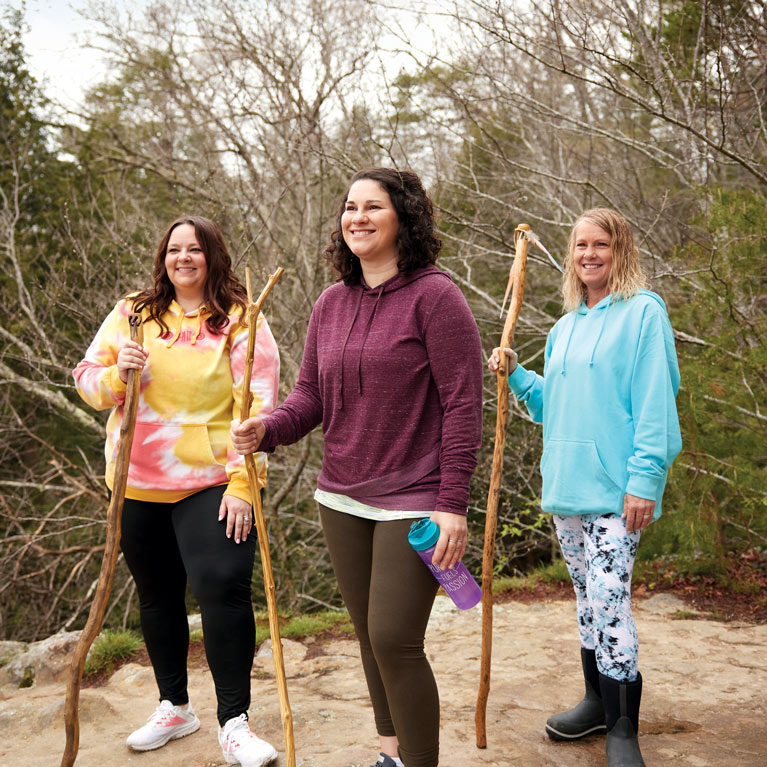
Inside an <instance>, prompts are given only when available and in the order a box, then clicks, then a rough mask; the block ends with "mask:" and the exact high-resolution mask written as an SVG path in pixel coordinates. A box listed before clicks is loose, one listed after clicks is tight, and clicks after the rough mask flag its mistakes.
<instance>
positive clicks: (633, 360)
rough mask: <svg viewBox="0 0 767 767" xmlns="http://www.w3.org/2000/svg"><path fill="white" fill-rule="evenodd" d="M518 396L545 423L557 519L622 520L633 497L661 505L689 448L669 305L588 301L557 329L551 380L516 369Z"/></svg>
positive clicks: (549, 491) (549, 507) (549, 346)
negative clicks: (677, 461) (672, 470)
mask: <svg viewBox="0 0 767 767" xmlns="http://www.w3.org/2000/svg"><path fill="white" fill-rule="evenodd" d="M509 385H510V386H511V390H512V391H513V392H514V394H515V395H516V396H517V399H519V400H520V401H521V402H524V403H525V404H526V406H527V409H528V411H529V413H530V415H531V416H532V418H533V420H535V421H537V422H539V423H540V422H541V421H542V422H543V457H542V458H541V475H542V476H543V492H542V498H541V506H542V508H543V510H544V511H547V512H550V513H552V514H618V515H620V514H622V513H623V496H624V495H625V494H626V493H628V494H630V495H634V496H637V497H639V498H646V499H649V500H654V501H655V513H654V516H653V519H657V518H658V517H659V516H660V514H661V498H662V497H663V489H664V487H665V485H666V477H667V475H668V470H669V467H670V466H671V463H672V462H673V460H674V458H676V456H677V455H678V454H679V451H680V450H681V448H682V437H681V434H680V432H679V419H678V416H677V412H676V402H675V399H676V394H677V392H678V391H679V366H678V364H677V359H676V349H675V348H674V335H673V332H672V330H671V323H670V322H669V319H668V314H667V313H666V307H665V304H664V303H663V300H662V299H661V298H660V296H658V295H657V294H655V293H652V292H651V291H649V290H640V291H639V294H638V295H636V296H634V297H633V298H630V299H629V300H627V301H625V300H617V301H616V300H613V297H612V296H607V297H606V298H604V299H603V300H602V301H600V302H599V303H598V304H596V305H595V306H593V307H592V308H591V309H588V308H587V307H586V304H585V303H582V304H581V305H580V307H579V308H578V309H576V310H575V311H572V312H570V313H569V314H566V315H565V316H564V317H562V318H561V319H560V320H559V321H558V322H557V323H556V325H554V327H553V328H552V329H551V331H550V333H549V336H548V339H547V341H546V356H545V363H544V370H543V376H540V375H538V374H537V373H535V372H533V371H530V370H525V369H524V368H523V367H522V366H521V365H517V367H516V369H515V370H514V372H513V373H512V374H511V376H509Z"/></svg>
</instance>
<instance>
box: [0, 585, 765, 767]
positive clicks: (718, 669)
mask: <svg viewBox="0 0 767 767" xmlns="http://www.w3.org/2000/svg"><path fill="white" fill-rule="evenodd" d="M574 610H575V606H574V601H573V600H571V599H566V600H563V599H558V600H551V601H539V602H533V603H529V604H522V603H520V602H508V603H505V604H500V605H496V607H495V611H494V624H495V627H494V637H493V667H492V683H491V692H490V699H489V705H488V717H487V737H488V747H487V749H484V750H478V749H477V748H476V746H475V739H474V704H475V700H476V693H477V680H478V675H479V653H480V630H481V623H480V622H481V612H480V610H479V608H475V609H474V610H470V611H468V612H465V613H462V612H460V611H458V610H455V609H454V608H453V607H452V605H451V603H450V602H449V600H448V599H447V598H439V599H438V600H437V606H436V608H435V611H434V614H433V616H432V620H431V623H430V626H429V632H428V636H427V648H428V653H429V657H430V658H431V660H432V662H433V666H434V670H435V674H436V676H437V682H438V684H439V688H440V692H441V696H442V716H443V724H442V754H443V756H442V759H441V765H443V767H466V766H467V765H472V766H473V765H477V766H478V767H480V766H482V765H492V766H494V767H495V766H497V767H501V766H503V767H507V766H510V765H519V767H544V766H546V767H550V766H552V765H557V766H560V767H587V766H588V767H597V766H598V767H601V766H602V765H604V764H605V759H604V740H603V739H602V738H592V739H589V740H587V741H585V742H581V743H572V744H559V743H554V742H552V741H550V740H548V738H546V737H545V735H544V732H543V723H544V721H545V719H546V717H547V715H548V714H549V713H550V712H554V711H557V710H563V709H564V708H567V707H568V706H569V705H570V704H572V703H574V702H575V701H577V700H578V699H580V696H581V694H582V682H581V681H580V659H579V652H578V640H577V635H576V631H575V625H574ZM680 611H684V612H680ZM635 614H636V619H637V624H638V628H639V633H640V651H641V657H640V669H641V671H642V674H643V676H644V680H645V697H644V701H643V717H642V721H643V724H642V741H641V742H642V749H643V752H644V755H645V760H646V762H647V765H648V767H660V766H661V765H671V764H673V765H675V766H677V767H763V766H764V765H766V764H767V696H765V690H766V689H767V625H753V624H749V623H745V622H738V621H732V622H719V621H712V620H708V619H699V617H700V616H694V615H693V614H691V613H690V612H689V608H688V607H686V606H685V605H684V603H682V602H681V601H680V600H678V599H677V598H676V597H673V596H670V595H666V594H659V595H657V596H654V597H652V598H649V599H644V600H643V599H638V600H637V601H636V609H635ZM680 615H682V616H686V617H685V618H683V619H679V617H678V616H680ZM69 642H70V644H71V639H70V640H69ZM66 646H67V639H66V637H64V638H62V639H61V640H60V647H59V649H58V650H54V651H48V655H49V662H47V663H46V664H42V663H41V662H39V661H38V660H36V659H35V658H34V657H33V655H34V652H33V650H34V648H33V649H32V650H28V651H27V652H26V653H24V654H23V655H19V656H17V657H16V658H15V659H14V660H12V661H11V662H10V663H7V664H6V665H5V666H4V668H2V669H0V685H2V686H0V765H2V766H3V767H22V766H24V767H27V766H28V765H40V766H41V767H43V766H45V765H52V766H55V765H58V764H59V763H60V760H61V753H62V750H63V746H64V728H63V706H64V691H65V682H64V681H63V676H62V671H63V669H64V667H65V664H66V658H67V652H68V650H67V647H66ZM12 650H13V648H6V651H7V652H12ZM30 652H31V653H33V654H32V655H30V654H29V653H30ZM285 655H286V665H287V669H288V677H289V678H288V687H289V692H290V697H291V704H292V710H293V718H294V729H295V739H296V755H297V765H298V767H360V766H363V767H364V766H366V765H369V764H371V763H372V762H374V761H375V757H376V748H375V746H376V737H375V731H374V727H373V718H372V712H371V708H370V704H369V702H368V700H367V695H366V692H365V687H364V682H363V677H362V671H361V667H360V662H359V657H358V654H357V649H356V644H355V643H354V641H352V640H332V641H330V642H329V643H327V644H323V645H322V646H320V645H319V644H318V643H317V642H316V641H314V642H312V641H311V640H305V642H303V643H297V642H287V641H286V642H285ZM51 658H52V662H51ZM30 668H32V669H35V671H36V673H35V678H36V681H35V684H34V686H32V687H29V688H24V689H20V688H19V687H18V683H19V679H20V677H21V676H23V674H24V672H25V669H26V670H27V676H29V673H30V672H29V669H30ZM190 682H191V685H190V692H191V698H192V701H193V703H194V705H195V708H196V710H197V712H198V714H199V716H200V719H201V720H202V727H201V729H200V731H199V732H197V733H195V734H194V735H191V736H189V737H187V738H184V739H181V740H178V741H173V742H171V743H169V744H168V745H167V746H166V747H165V748H162V749H160V750H158V751H154V752H148V753H144V754H137V753H133V752H131V751H129V750H128V748H127V747H126V746H125V745H124V740H125V737H126V736H127V735H128V733H129V732H130V730H131V729H133V728H134V727H137V726H139V725H140V724H142V723H143V721H144V719H145V718H146V716H147V715H148V714H149V713H150V711H151V709H152V708H153V707H154V705H156V703H155V694H156V693H155V688H154V682H153V678H152V672H151V670H150V669H149V668H147V667H144V666H140V665H138V664H135V663H133V664H128V665H126V666H124V667H123V668H122V669H120V670H119V671H118V672H117V673H116V674H115V675H114V676H113V677H112V678H111V680H109V682H108V683H107V684H105V685H103V686H100V687H92V688H88V689H84V690H83V691H82V696H81V714H80V720H81V738H80V753H79V756H78V759H77V765H78V767H103V766H104V765H109V766H110V767H112V766H115V767H120V766H121V765H131V767H219V766H220V765H223V764H224V761H223V758H222V756H221V752H220V750H219V749H218V745H217V742H216V734H215V733H216V720H215V701H214V697H213V685H212V681H211V679H210V673H209V672H208V671H207V669H206V668H204V667H203V668H199V669H194V670H192V672H191V674H190ZM252 689H253V705H252V707H251V710H250V720H251V723H252V724H253V725H254V727H255V729H256V730H257V731H258V733H259V734H260V735H261V736H262V737H265V738H267V739H268V740H270V741H271V742H272V743H274V744H275V746H276V747H277V748H278V750H280V751H281V750H282V749H283V736H282V727H281V723H280V716H279V706H278V700H277V692H276V685H275V683H274V679H273V675H272V668H271V658H270V654H269V651H268V648H262V649H261V651H260V653H259V657H258V659H257V662H256V666H255V667H254V674H253V688H252ZM278 765H279V767H284V765H285V760H284V755H283V754H282V753H281V754H280V759H279V762H278Z"/></svg>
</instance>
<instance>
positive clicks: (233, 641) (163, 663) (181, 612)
mask: <svg viewBox="0 0 767 767" xmlns="http://www.w3.org/2000/svg"><path fill="white" fill-rule="evenodd" d="M225 489H226V486H225V485H219V486H216V487H210V488H208V489H207V490H201V491H200V492H198V493H195V494H194V495H190V496H188V497H187V498H184V499H183V500H182V501H178V503H150V502H148V501H134V500H130V499H126V501H125V506H124V508H123V516H122V538H121V541H120V545H121V547H122V550H123V554H124V555H125V561H126V563H127V565H128V569H129V570H130V571H131V574H132V575H133V579H134V580H135V581H136V588H137V590H138V596H139V606H140V611H141V628H142V629H143V631H144V640H145V642H146V647H147V652H148V653H149V657H150V659H151V661H152V666H153V668H154V674H155V679H156V680H157V686H158V688H159V690H160V700H169V701H170V702H171V703H173V704H174V705H180V704H184V703H187V702H188V701H189V695H188V692H187V674H186V660H187V653H188V650H189V625H188V623H187V617H186V604H185V592H186V582H187V578H188V579H189V585H190V586H191V589H192V593H193V594H194V596H195V598H196V599H197V602H198V603H199V605H200V613H201V614H202V628H203V637H204V640H205V655H206V657H207V659H208V665H209V666H210V671H211V675H212V676H213V682H214V684H215V686H216V698H217V700H218V710H217V713H218V721H219V723H220V724H221V725H222V726H223V724H224V723H225V722H226V721H227V720H228V719H231V718H232V717H236V716H239V715H240V714H243V713H244V714H247V711H248V706H249V705H250V671H251V668H252V666H253V654H254V652H255V647H256V629H255V621H254V619H253V606H252V603H251V593H250V580H251V574H252V572H253V559H254V556H255V551H256V544H257V539H256V535H255V533H253V532H251V533H250V534H249V535H248V538H247V540H246V541H244V542H243V543H239V544H237V543H235V542H234V536H232V537H231V538H227V537H226V520H223V521H221V522H219V521H218V508H219V504H220V503H221V497H222V496H223V494H224V490H225Z"/></svg>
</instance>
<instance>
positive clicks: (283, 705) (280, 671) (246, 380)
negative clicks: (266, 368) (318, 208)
mask: <svg viewBox="0 0 767 767" xmlns="http://www.w3.org/2000/svg"><path fill="white" fill-rule="evenodd" d="M283 271H284V269H282V268H281V267H279V268H278V269H277V271H276V272H275V273H274V274H273V275H272V276H271V277H269V281H268V282H267V283H266V287H265V288H264V289H263V290H262V291H261V295H260V296H259V297H258V300H257V301H256V303H255V304H254V303H253V295H252V293H251V290H250V269H247V270H246V273H245V276H246V282H247V288H248V350H247V353H246V355H245V374H244V375H243V378H242V402H241V404H240V420H241V421H244V420H245V419H246V418H248V417H249V416H250V406H251V403H252V401H253V394H252V392H251V391H250V377H251V375H252V374H253V355H254V352H255V348H256V323H257V322H258V314H259V312H260V311H261V306H262V305H263V303H264V301H265V300H266V297H267V296H268V295H269V293H270V292H271V290H272V288H273V287H274V285H275V283H276V282H277V280H279V279H280V277H281V276H282V273H283ZM245 467H246V468H247V470H248V481H249V482H250V495H251V497H252V499H253V512H254V514H255V517H256V531H257V532H258V547H259V549H260V551H261V567H262V569H263V571H264V591H265V592H266V606H267V608H268V611H269V635H270V636H271V639H272V656H273V657H274V673H275V675H276V677H277V693H278V695H279V698H280V716H281V718H282V731H283V733H284V735H285V757H286V764H287V767H296V747H295V743H294V741H293V714H292V713H291V711H290V701H289V700H288V683H287V681H286V679H285V661H284V660H283V657H282V641H281V639H280V624H279V618H278V616H277V597H276V594H275V589H274V574H273V572H272V557H271V554H270V553H269V538H268V533H267V530H266V520H265V519H264V510H263V508H262V506H261V493H260V489H259V486H258V473H257V471H256V459H255V458H254V457H253V454H252V453H251V454H249V455H246V456H245Z"/></svg>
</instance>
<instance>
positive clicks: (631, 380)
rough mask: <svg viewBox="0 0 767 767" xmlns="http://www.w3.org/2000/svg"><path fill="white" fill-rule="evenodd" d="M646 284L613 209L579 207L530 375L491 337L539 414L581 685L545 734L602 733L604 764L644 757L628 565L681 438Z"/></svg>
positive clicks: (631, 763)
mask: <svg viewBox="0 0 767 767" xmlns="http://www.w3.org/2000/svg"><path fill="white" fill-rule="evenodd" d="M645 285H646V278H645V276H644V273H643V272H642V268H641V266H640V263H639V251H638V249H637V247H636V245H635V243H634V237H633V234H632V232H631V227H630V226H629V224H628V222H627V221H626V219H625V218H624V217H623V216H621V215H620V214H619V213H616V212H615V211H613V210H609V209H606V208H595V209H592V210H587V211H586V212H585V213H582V214H581V215H580V216H579V217H578V219H577V220H576V221H575V224H574V226H573V229H572V231H571V233H570V239H569V243H568V249H567V257H566V262H565V270H564V276H563V282H562V294H563V298H564V301H563V303H564V309H565V311H566V314H565V315H564V316H563V317H562V318H561V319H560V320H559V321H558V322H557V323H556V324H555V325H554V327H553V328H552V329H551V331H550V333H549V336H548V339H547V341H546V353H545V362H544V373H543V375H542V376H541V375H538V374H537V373H535V372H533V371H529V370H526V369H525V368H523V367H522V365H520V364H518V363H517V355H516V354H515V353H514V352H513V351H512V350H511V349H504V353H505V354H506V356H507V357H508V358H509V385H510V386H511V389H512V391H513V392H514V394H515V395H516V397H517V399H518V400H520V401H522V402H524V403H525V405H526V406H527V409H528V411H529V412H530V415H531V416H532V417H533V419H534V420H535V421H537V422H543V457H542V459H541V474H542V477H543V489H542V496H541V506H542V508H543V510H544V511H546V512H549V513H551V514H552V515H553V519H554V526H555V528H556V531H557V536H558V538H559V543H560V546H561V548H562V554H563V556H564V559H565V562H566V563H567V567H568V570H569V572H570V576H571V577H572V580H573V585H574V588H575V594H576V598H577V606H578V607H577V609H578V631H579V634H580V642H581V664H582V667H583V674H584V679H585V683H586V695H585V697H584V698H583V700H582V701H581V702H580V703H578V704H577V705H576V706H575V707H574V708H572V709H570V710H569V711H566V712H564V713H562V714H556V715H554V716H551V717H550V718H549V719H548V721H547V722H546V732H547V734H548V735H549V737H550V738H552V739H553V740H559V741H569V740H577V739H579V738H583V737H585V736H587V735H592V734H598V733H605V732H606V733H607V744H606V749H607V761H608V767H642V766H643V765H644V761H643V760H642V754H641V752H640V749H639V743H638V740H637V731H638V726H639V725H638V719H639V703H640V699H641V694H642V677H641V675H640V674H639V672H638V670H637V657H638V643H637V632H636V627H635V625H634V619H633V616H632V613H631V573H632V569H633V566H634V559H635V557H636V552H637V545H638V543H639V536H640V533H641V530H643V529H644V528H645V527H647V526H648V525H649V524H650V523H651V522H653V521H654V520H656V519H658V517H660V514H661V499H662V496H663V489H664V487H665V484H666V477H667V474H668V470H669V467H670V466H671V463H672V461H673V460H674V458H675V457H676V456H677V454H678V453H679V450H680V449H681V444H682V443H681V436H680V432H679V420H678V418H677V412H676V403H675V398H676V394H677V392H678V390H679V368H678V365H677V359H676V351H675V348H674V336H673V331H672V329H671V324H670V322H669V319H668V315H667V313H666V307H665V305H664V303H663V301H662V299H661V298H660V296H658V295H657V294H655V293H653V292H651V291H649V290H646V289H645ZM498 355H499V350H498V349H495V350H494V351H493V354H492V356H491V357H490V360H489V362H488V366H489V368H490V369H491V370H493V371H495V370H497V369H498V362H499V357H498Z"/></svg>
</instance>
